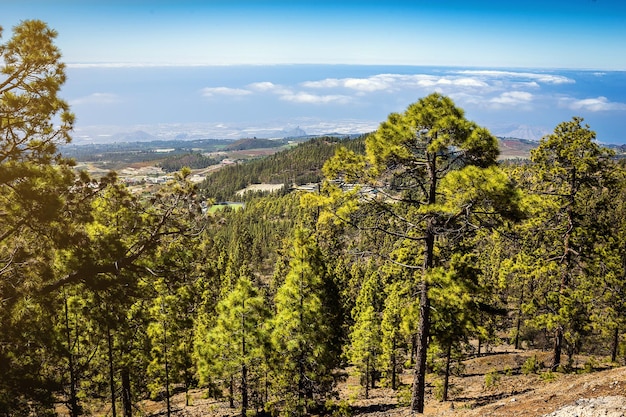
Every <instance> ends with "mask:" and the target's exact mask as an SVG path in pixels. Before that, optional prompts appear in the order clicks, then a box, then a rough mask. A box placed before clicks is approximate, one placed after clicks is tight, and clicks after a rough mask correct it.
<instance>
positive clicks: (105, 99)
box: [70, 93, 121, 106]
mask: <svg viewBox="0 0 626 417" xmlns="http://www.w3.org/2000/svg"><path fill="white" fill-rule="evenodd" d="M120 101H121V100H120V98H119V96H117V95H115V94H110V93H93V94H90V95H88V96H85V97H79V98H77V99H74V100H70V104H71V105H72V106H77V105H78V106H79V105H81V104H115V103H119V102H120Z"/></svg>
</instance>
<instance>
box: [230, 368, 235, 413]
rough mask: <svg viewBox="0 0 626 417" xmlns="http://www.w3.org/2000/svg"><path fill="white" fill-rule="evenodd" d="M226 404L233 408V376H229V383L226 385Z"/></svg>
mask: <svg viewBox="0 0 626 417" xmlns="http://www.w3.org/2000/svg"><path fill="white" fill-rule="evenodd" d="M228 406H229V407H230V408H235V381H234V377H233V376H231V377H230V384H229V386H228Z"/></svg>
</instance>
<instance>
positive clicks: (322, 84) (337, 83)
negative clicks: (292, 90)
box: [301, 78, 343, 88]
mask: <svg viewBox="0 0 626 417" xmlns="http://www.w3.org/2000/svg"><path fill="white" fill-rule="evenodd" d="M301 85H302V86H303V87H306V88H336V87H341V86H343V84H342V80H340V79H338V78H326V79H324V80H318V81H305V82H303V83H302V84H301Z"/></svg>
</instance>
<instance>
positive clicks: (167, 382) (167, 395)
mask: <svg viewBox="0 0 626 417" xmlns="http://www.w3.org/2000/svg"><path fill="white" fill-rule="evenodd" d="M163 354H164V358H165V401H166V404H167V417H170V416H171V415H172V406H171V403H170V365H169V361H168V357H167V325H166V324H165V321H164V322H163Z"/></svg>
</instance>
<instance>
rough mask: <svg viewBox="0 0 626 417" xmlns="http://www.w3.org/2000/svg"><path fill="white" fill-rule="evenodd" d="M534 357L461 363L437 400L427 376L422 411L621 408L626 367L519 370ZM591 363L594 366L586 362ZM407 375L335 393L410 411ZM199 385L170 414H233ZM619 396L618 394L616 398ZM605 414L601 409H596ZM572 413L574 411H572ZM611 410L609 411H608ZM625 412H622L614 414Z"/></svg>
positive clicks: (495, 413)
mask: <svg viewBox="0 0 626 417" xmlns="http://www.w3.org/2000/svg"><path fill="white" fill-rule="evenodd" d="M533 356H536V357H537V360H538V362H543V363H548V362H549V353H547V352H541V351H528V350H524V351H521V350H520V351H515V350H513V349H511V350H509V351H503V352H498V353H491V354H487V355H484V356H481V357H478V358H473V359H469V360H466V361H464V362H463V365H464V369H463V372H462V374H461V375H458V376H452V377H451V379H450V383H451V387H450V398H449V401H447V402H441V401H439V400H438V399H437V398H436V391H437V386H438V385H439V383H438V381H440V380H441V378H440V377H439V376H436V375H429V378H428V379H427V385H428V388H427V398H426V406H425V411H424V415H425V416H446V417H479V416H480V417H482V416H489V417H510V416H516V417H535V416H544V415H546V414H549V413H552V412H554V411H556V410H559V409H562V408H563V407H565V406H568V405H572V404H575V403H576V402H577V401H578V402H580V400H581V399H596V398H599V397H616V396H617V397H620V396H621V397H624V404H623V408H624V410H626V367H611V365H610V364H608V363H607V362H606V360H605V359H604V358H589V357H576V358H575V361H574V368H575V370H574V371H573V372H571V373H560V372H554V373H549V372H546V369H542V370H540V371H539V372H538V373H532V374H528V375H524V374H523V373H522V372H521V367H522V365H523V364H524V363H525V362H526V361H527V360H528V359H529V358H531V357H533ZM591 365H593V366H591ZM411 381H412V375H411V373H410V372H406V373H405V374H404V375H402V382H403V387H402V388H401V389H400V390H399V391H397V392H394V391H392V390H391V389H389V388H383V387H378V388H375V389H372V390H370V393H369V398H368V399H365V398H364V391H363V389H362V388H361V387H360V386H359V384H358V382H357V380H356V379H355V378H353V377H349V378H348V379H347V380H346V381H344V382H343V383H341V385H340V386H339V389H340V398H341V400H344V404H348V405H349V413H350V414H351V415H357V416H362V417H383V416H389V417H405V416H410V415H411V416H413V415H415V414H412V413H411V411H410V409H409V408H408V407H407V406H406V405H403V403H404V402H406V401H407V400H408V398H409V395H410V386H411ZM203 397H204V392H203V391H202V390H194V391H193V392H191V405H189V406H185V397H184V394H177V395H176V396H175V397H174V398H173V400H172V404H173V413H172V415H174V416H179V417H199V416H209V417H226V416H229V417H231V416H236V415H238V410H237V409H230V408H228V404H227V403H225V402H219V401H216V400H214V399H206V398H203ZM618 400H619V399H618ZM141 409H142V410H141V411H142V414H144V415H149V416H159V415H160V416H164V415H165V414H166V413H165V407H164V404H163V403H157V402H149V401H146V402H144V403H142V405H141ZM596 411H598V412H599V413H600V414H585V415H606V414H602V412H603V411H602V410H596ZM572 415H573V414H572ZM608 415H614V414H610V413H609V414H608ZM617 415H625V414H619V413H618V414H617Z"/></svg>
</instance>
